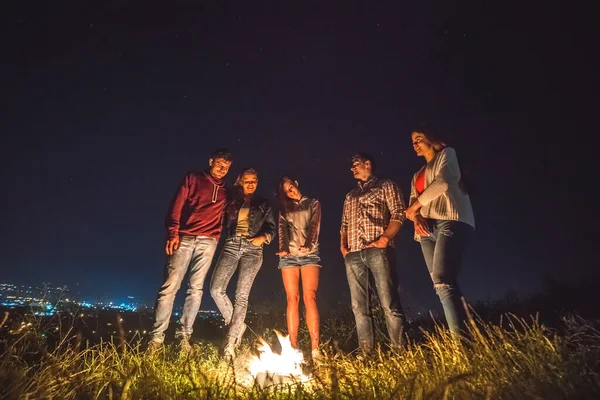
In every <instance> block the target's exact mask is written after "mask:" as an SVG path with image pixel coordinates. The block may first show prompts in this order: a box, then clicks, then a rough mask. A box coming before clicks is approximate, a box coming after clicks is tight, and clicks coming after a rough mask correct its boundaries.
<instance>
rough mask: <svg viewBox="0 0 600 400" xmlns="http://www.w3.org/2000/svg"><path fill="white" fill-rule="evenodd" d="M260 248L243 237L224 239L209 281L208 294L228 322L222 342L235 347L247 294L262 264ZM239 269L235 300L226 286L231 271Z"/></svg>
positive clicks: (238, 339) (240, 330) (244, 312)
mask: <svg viewBox="0 0 600 400" xmlns="http://www.w3.org/2000/svg"><path fill="white" fill-rule="evenodd" d="M262 260H263V249H262V246H261V247H258V246H255V245H253V244H252V243H251V242H250V241H249V240H248V239H246V238H245V237H232V238H229V239H227V240H226V241H225V246H223V250H221V255H220V256H219V261H217V266H216V267H215V271H214V272H213V276H212V280H211V282H210V294H211V296H212V298H213V299H214V300H215V303H216V304H217V307H218V308H219V311H221V315H223V319H224V320H225V324H227V325H229V329H228V331H227V338H226V341H227V343H229V344H232V345H234V346H237V345H238V344H239V343H240V341H241V339H242V338H241V337H240V334H241V333H242V332H243V328H244V320H245V319H246V311H247V310H248V297H249V296H250V289H251V288H252V284H253V283H254V278H255V277H256V274H257V273H258V271H259V270H260V267H261V266H262ZM238 268H239V269H240V272H239V274H238V281H237V286H236V289H235V303H234V304H233V305H232V304H231V300H230V299H229V297H228V296H227V292H226V290H227V285H228V284H229V281H230V280H231V277H232V276H233V274H234V272H235V271H236V270H237V269H238Z"/></svg>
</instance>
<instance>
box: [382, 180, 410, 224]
mask: <svg viewBox="0 0 600 400" xmlns="http://www.w3.org/2000/svg"><path fill="white" fill-rule="evenodd" d="M381 188H382V189H383V197H384V200H385V203H386V205H387V207H388V210H389V211H390V220H392V221H398V222H400V223H402V222H404V218H405V217H404V209H405V207H404V199H403V198H402V192H401V191H400V189H399V188H398V185H396V184H395V183H394V182H392V181H390V180H386V181H385V183H384V184H383V185H382V186H381Z"/></svg>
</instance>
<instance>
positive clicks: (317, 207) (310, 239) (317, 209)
mask: <svg viewBox="0 0 600 400" xmlns="http://www.w3.org/2000/svg"><path fill="white" fill-rule="evenodd" d="M320 228H321V203H319V200H314V201H313V204H312V207H311V215H310V223H309V225H308V232H307V234H306V243H305V244H304V246H305V247H308V248H309V249H312V247H313V245H314V244H315V243H317V241H318V240H319V230H320Z"/></svg>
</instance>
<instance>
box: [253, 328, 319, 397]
mask: <svg viewBox="0 0 600 400" xmlns="http://www.w3.org/2000/svg"><path fill="white" fill-rule="evenodd" d="M275 333H276V334H277V339H278V340H279V343H280V344H281V354H277V353H274V352H273V350H272V349H271V346H270V345H269V343H267V342H266V341H265V340H264V339H262V338H260V339H259V340H260V343H261V344H260V346H259V348H258V351H259V353H260V354H259V355H258V356H256V357H254V358H253V359H251V360H250V364H249V370H250V373H251V374H252V377H253V378H254V381H255V382H256V383H257V384H258V385H259V386H260V387H267V386H271V385H278V384H286V383H298V382H306V381H308V380H309V379H310V377H309V376H307V375H305V374H304V373H303V371H302V364H304V356H303V355H302V352H301V351H300V350H298V349H294V348H293V347H292V345H291V344H290V339H289V337H288V336H283V335H281V334H280V333H279V332H275Z"/></svg>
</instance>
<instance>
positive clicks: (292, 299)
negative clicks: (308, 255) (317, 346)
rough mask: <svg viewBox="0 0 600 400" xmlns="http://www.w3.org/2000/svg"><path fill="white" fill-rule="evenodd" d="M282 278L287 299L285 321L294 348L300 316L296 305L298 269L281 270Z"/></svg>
mask: <svg viewBox="0 0 600 400" xmlns="http://www.w3.org/2000/svg"><path fill="white" fill-rule="evenodd" d="M281 277H282V278H283V287H284V288H285V295H286V298H287V311H286V319H287V326H288V334H289V335H290V343H291V345H292V347H294V348H296V347H297V345H298V324H299V323H300V314H299V313H298V303H299V302H300V293H299V288H298V286H299V281H300V268H283V269H282V270H281Z"/></svg>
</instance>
